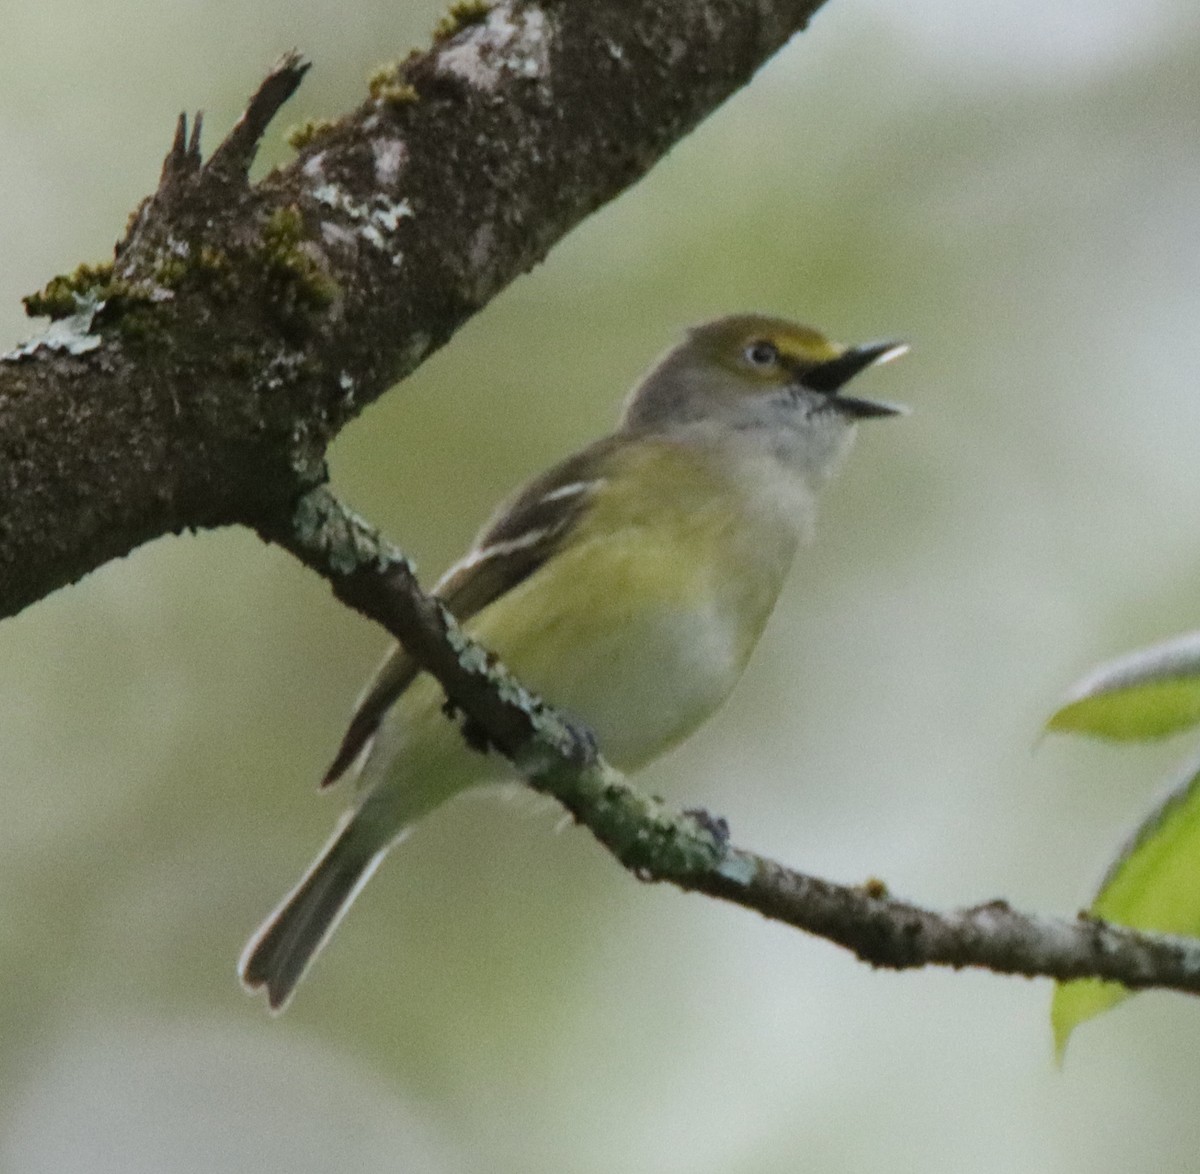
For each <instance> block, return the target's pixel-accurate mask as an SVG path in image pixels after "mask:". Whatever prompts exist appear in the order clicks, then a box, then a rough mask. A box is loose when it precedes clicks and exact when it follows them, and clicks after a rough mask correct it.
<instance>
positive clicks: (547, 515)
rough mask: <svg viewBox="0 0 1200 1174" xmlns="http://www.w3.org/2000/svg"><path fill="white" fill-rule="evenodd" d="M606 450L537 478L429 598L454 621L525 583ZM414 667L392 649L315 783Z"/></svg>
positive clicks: (366, 734)
mask: <svg viewBox="0 0 1200 1174" xmlns="http://www.w3.org/2000/svg"><path fill="white" fill-rule="evenodd" d="M611 445H612V438H611V437H606V438H605V439H604V440H600V441H597V442H596V444H594V445H592V446H591V447H590V448H587V449H584V450H583V451H582V452H579V453H576V454H575V455H574V456H573V457H569V458H568V459H567V460H565V461H563V462H562V463H561V464H560V465H557V466H555V467H554V468H553V469H551V470H550V471H549V472H547V473H545V474H543V475H542V476H541V477H538V478H537V479H536V480H534V481H532V482H531V483H530V484H529V485H527V486H526V487H525V488H524V489H523V490H522V491H521V492H519V493H518V494H517V495H516V496H515V497H513V498H512V499H511V500H510V501H509V502H507V503H505V504H504V505H502V506H501V507H500V509H499V510H497V512H496V514H495V515H494V516H493V518H492V520H491V521H490V522H489V523H488V524H487V525H486V526H485V527H484V528H483V530H482V531H481V532H480V534H479V536H478V537H477V538H476V539H475V542H474V543H473V544H472V546H471V549H470V550H469V551H468V552H467V554H466V555H465V556H464V557H463V558H462V559H461V560H460V561H459V562H457V563H456V564H455V565H454V566H452V567H451V568H450V569H449V570H448V571H447V572H446V574H445V575H443V576H442V578H441V580H440V581H439V582H438V584H437V586H436V587H435V588H434V589H433V594H434V595H435V596H437V598H438V599H440V600H441V601H442V603H444V604H445V605H446V607H447V608H448V609H449V611H450V614H451V615H453V616H454V618H455V619H456V620H458V622H459V623H460V624H461V623H465V622H466V621H467V620H469V619H470V618H471V617H472V616H474V615H476V614H477V613H478V612H480V611H482V610H483V609H484V608H485V607H487V606H488V604H490V603H492V602H494V601H495V600H497V599H499V598H500V596H502V595H504V594H506V593H507V592H509V591H511V590H512V589H513V588H514V587H516V586H517V585H518V584H519V583H521V582H523V581H524V580H525V579H527V578H529V576H530V575H532V574H533V573H534V571H536V570H537V569H538V568H539V567H540V566H542V565H543V564H544V563H545V562H546V560H547V559H549V558H550V556H551V555H552V554H553V553H554V552H555V551H556V550H557V549H559V547H560V546H561V545H562V542H563V540H564V538H565V537H566V536H567V535H568V534H569V533H570V532H571V530H572V529H573V528H574V527H575V525H576V524H577V523H578V521H579V519H580V518H581V517H582V516H583V515H584V513H586V511H587V508H588V505H589V503H590V501H591V499H592V496H593V494H594V493H595V490H596V488H597V486H598V485H600V483H601V481H602V478H601V477H598V476H597V475H596V473H595V470H596V468H597V465H598V464H603V457H604V456H605V455H606V452H607V450H608V449H609V448H610V447H611ZM420 672H421V666H420V665H419V664H417V662H416V661H415V660H414V659H413V658H412V657H411V656H409V654H408V653H407V652H405V650H404V648H403V647H402V646H401V645H399V644H397V645H396V646H395V647H394V648H393V649H392V650H391V651H390V652H389V653H388V655H387V657H386V658H385V659H384V662H383V664H382V665H380V667H379V670H378V672H376V674H375V676H374V678H373V679H372V680H371V682H370V684H369V685H368V686H367V688H366V689H365V690H364V691H363V694H362V696H361V698H360V699H359V702H358V705H357V706H356V707H355V710H354V716H353V717H352V718H351V719H350V725H349V726H348V727H347V729H346V733H345V735H344V736H343V738H342V744H341V746H340V747H339V748H338V752H337V754H336V755H335V756H334V759H333V762H332V763H331V764H330V766H329V769H328V770H327V771H326V772H325V777H324V778H323V779H322V780H321V786H322V787H328V786H332V784H334V783H335V782H337V780H338V779H339V778H341V777H342V775H343V774H345V773H346V771H347V769H348V768H349V767H350V766H351V764H352V763H353V762H354V761H355V759H357V758H358V757H359V755H360V754H361V753H362V752H363V750H364V749H365V748H366V747H367V746H368V745H369V743H370V741H371V739H372V738H373V737H374V735H375V731H376V730H377V729H378V728H379V723H380V722H381V721H382V720H383V716H384V714H385V713H387V711H388V710H389V709H390V708H391V707H392V705H394V704H395V702H396V700H397V699H398V698H399V697H400V696H401V694H403V692H404V691H405V690H406V689H407V688H408V687H409V685H411V684H412V683H413V681H414V680H416V678H417V676H418V675H419V674H420Z"/></svg>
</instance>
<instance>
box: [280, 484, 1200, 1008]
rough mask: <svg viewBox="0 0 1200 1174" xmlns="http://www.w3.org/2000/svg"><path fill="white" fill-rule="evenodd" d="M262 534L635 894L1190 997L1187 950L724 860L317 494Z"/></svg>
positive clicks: (739, 855) (759, 862)
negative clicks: (393, 645)
mask: <svg viewBox="0 0 1200 1174" xmlns="http://www.w3.org/2000/svg"><path fill="white" fill-rule="evenodd" d="M262 533H263V535H264V537H267V538H269V539H270V540H271V541H274V542H276V543H278V544H279V545H281V546H283V547H285V548H286V549H287V550H289V551H291V553H292V554H294V555H296V557H298V558H299V559H300V560H301V561H302V562H304V563H305V565H307V566H309V567H311V568H312V569H313V570H315V571H317V572H318V573H319V574H321V575H323V576H324V577H325V578H326V579H327V580H328V581H329V582H330V584H331V585H332V587H333V589H334V592H335V593H336V594H337V596H338V597H339V598H340V599H341V600H343V602H346V603H348V604H349V605H350V606H351V607H353V608H355V609H356V610H357V611H359V612H361V613H362V614H363V615H366V616H368V617H370V618H371V619H374V620H376V621H378V622H379V623H380V624H382V625H383V626H384V627H385V628H387V629H388V630H389V631H390V632H391V633H392V635H394V636H396V637H397V639H400V640H402V641H403V642H404V644H405V647H406V648H407V649H408V651H409V652H410V653H411V654H412V655H413V656H414V657H416V659H417V660H419V661H420V662H421V664H422V665H423V666H424V667H425V668H426V669H428V670H429V671H430V672H431V673H432V674H433V675H434V676H436V677H437V678H438V680H439V681H440V682H441V684H442V686H443V687H444V688H445V690H446V693H447V696H448V697H449V698H450V699H451V700H452V701H453V702H454V705H455V706H456V707H457V708H458V709H459V710H461V711H462V712H463V713H464V714H465V715H466V716H467V717H468V719H469V720H470V721H471V723H472V724H473V726H474V727H477V728H478V729H479V730H482V731H483V732H484V733H485V734H486V735H487V736H488V739H489V740H490V741H491V743H492V745H494V746H496V747H497V748H499V749H501V750H502V752H503V753H505V754H506V755H507V756H508V757H509V758H510V759H512V760H513V763H514V766H515V767H516V769H517V770H518V771H519V773H520V774H521V775H522V776H523V777H524V778H525V779H526V781H527V782H528V783H529V784H530V786H532V787H534V788H535V789H536V790H539V791H541V792H543V793H544V794H547V795H550V796H552V797H554V798H555V799H557V800H558V801H559V802H560V803H561V804H562V805H563V806H564V807H565V808H566V809H567V810H568V811H569V812H570V813H571V815H572V816H573V817H574V818H575V819H576V821H577V822H579V823H580V824H583V825H584V826H586V827H587V828H588V829H589V831H591V833H592V834H593V835H594V836H595V838H596V839H597V840H599V842H600V843H601V844H603V845H604V847H605V848H607V849H608V850H609V852H611V853H612V854H613V855H614V856H615V857H616V858H617V859H618V860H619V861H620V862H621V864H622V865H623V866H624V867H625V868H626V869H628V870H629V871H630V872H632V873H633V874H634V875H635V876H636V877H638V879H640V880H643V881H665V882H669V883H670V884H673V885H676V886H677V887H679V888H680V889H683V890H684V891H687V892H695V893H703V894H705V895H707V896H710V897H718V898H720V899H721V900H724V901H730V902H732V903H734V904H736V905H741V906H742V907H743V908H746V909H752V910H755V911H757V912H758V913H761V914H762V915H763V916H764V917H767V918H770V919H771V920H772V921H779V922H782V923H784V924H786V925H791V926H794V927H795V928H797V929H802V930H805V931H806V932H808V933H812V934H816V935H817V936H820V937H823V938H826V939H828V940H829V941H831V942H834V943H836V944H837V945H840V946H844V947H845V948H846V949H848V950H851V951H853V953H854V954H856V955H857V956H858V957H859V958H861V959H862V960H863V961H865V962H868V963H870V964H871V965H872V966H877V967H882V968H887V969H893V970H905V969H911V968H914V967H919V966H949V967H953V968H955V969H960V968H963V967H968V966H969V967H978V968H982V969H986V970H991V971H994V972H995V973H998V974H1020V975H1025V976H1027V977H1038V976H1041V977H1047V978H1056V979H1075V978H1100V979H1110V980H1113V981H1116V982H1121V983H1123V984H1124V985H1126V986H1128V987H1133V988H1139V987H1164V988H1168V989H1173V990H1178V991H1184V992H1188V993H1200V940H1193V939H1188V938H1176V937H1169V936H1167V935H1161V934H1152V933H1140V932H1137V931H1135V930H1130V929H1125V928H1123V927H1120V926H1114V925H1110V924H1108V923H1105V922H1102V921H1097V920H1094V919H1091V918H1087V917H1083V916H1081V917H1079V918H1077V919H1075V920H1064V919H1058V918H1050V917H1043V916H1039V915H1036V914H1027V913H1021V912H1019V911H1017V910H1015V909H1013V908H1012V907H1011V906H1009V905H1008V903H1007V902H1005V901H991V902H987V903H985V904H982V905H975V906H972V907H970V908H965V909H959V910H954V911H951V912H946V913H941V912H936V911H933V910H929V909H923V908H921V907H920V906H917V905H913V904H911V903H909V902H907V901H902V900H898V899H896V898H894V897H892V896H891V895H890V894H888V892H887V891H886V889H885V887H884V886H883V885H882V884H881V883H879V882H871V883H869V884H866V885H862V886H853V885H841V884H835V883H833V882H831V881H827V880H822V879H820V878H817V877H812V876H807V875H805V874H804V873H801V872H797V871H796V870H794V869H791V868H788V867H786V866H785V865H782V864H779V863H778V862H776V861H774V860H770V859H768V858H767V857H764V856H760V855H758V854H756V853H754V852H749V851H746V850H745V849H742V848H738V847H736V846H734V845H733V844H732V843H730V841H729V838H728V829H727V827H726V825H725V823H724V821H723V820H719V819H714V818H712V817H711V816H709V815H707V814H706V813H704V812H694V811H693V812H677V811H672V810H670V809H668V808H667V807H665V806H664V805H663V804H662V803H660V802H659V801H658V800H655V799H651V798H649V797H647V796H645V795H642V794H640V793H639V792H638V791H636V790H635V789H634V788H633V787H631V786H629V784H628V783H627V782H626V781H625V780H624V779H623V778H622V777H621V775H620V774H619V773H618V772H617V771H615V770H614V769H613V768H612V767H611V766H609V765H608V764H607V763H606V762H605V761H604V760H603V759H602V758H600V757H599V756H598V755H597V754H596V753H595V748H594V747H593V746H592V745H591V744H590V742H588V740H587V738H586V737H585V736H581V734H580V732H579V731H576V730H574V729H573V728H572V727H571V726H570V725H569V723H567V722H565V721H564V720H563V719H562V718H561V717H559V716H558V715H557V714H556V713H555V712H554V711H553V710H552V709H551V708H550V707H548V706H546V705H545V704H544V703H543V702H542V701H541V700H540V699H538V698H537V697H535V696H533V695H532V694H531V693H529V692H528V691H527V690H525V689H523V688H521V686H520V685H519V684H517V682H516V681H515V680H514V679H513V678H512V677H511V676H510V675H509V674H508V672H507V671H506V670H505V669H504V667H503V666H502V665H501V664H500V663H499V662H498V661H497V660H496V659H495V658H494V657H492V656H490V655H488V654H487V653H486V652H484V651H483V650H482V649H480V648H479V646H478V645H476V644H475V643H474V642H473V641H471V640H470V638H469V637H468V636H466V635H465V634H464V633H463V632H462V630H461V629H460V628H459V627H458V625H457V624H456V623H455V622H454V619H453V617H451V616H450V615H449V614H448V613H447V612H446V610H445V609H444V608H443V607H442V606H441V604H440V603H438V602H437V601H436V600H434V599H431V598H430V597H429V596H427V595H426V594H424V593H423V592H422V591H421V589H420V587H419V585H418V584H417V581H416V577H415V575H414V574H413V571H412V567H411V565H410V563H409V562H408V560H407V559H406V558H405V557H404V555H403V554H402V553H401V552H400V551H398V550H397V549H396V548H394V547H393V546H391V545H390V544H389V543H387V542H386V540H384V539H383V538H381V537H380V535H379V533H378V531H376V530H375V529H374V528H373V527H371V526H369V525H368V524H367V523H365V522H363V521H362V520H361V519H360V518H359V517H358V516H357V515H355V514H353V513H352V512H351V511H350V510H348V509H347V508H346V507H345V506H343V505H342V504H341V503H340V502H339V501H338V500H337V499H336V498H335V497H334V496H333V495H332V494H331V493H330V492H329V491H328V490H327V489H325V488H319V489H315V490H313V491H311V492H310V493H309V494H307V495H306V496H305V498H304V499H303V500H302V502H301V504H300V507H299V509H298V511H297V513H296V515H295V517H294V519H292V521H291V523H290V525H281V526H279V527H276V528H272V529H271V530H270V532H268V531H267V530H265V529H264V530H263V531H262Z"/></svg>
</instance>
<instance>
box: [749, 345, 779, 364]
mask: <svg viewBox="0 0 1200 1174" xmlns="http://www.w3.org/2000/svg"><path fill="white" fill-rule="evenodd" d="M742 354H744V355H745V356H746V362H747V363H749V364H750V365H751V366H752V367H772V366H774V365H775V363H776V362H777V361H778V360H779V348H778V347H777V346H776V345H775V344H774V343H773V342H768V341H767V340H766V339H765V338H760V339H758V340H757V341H756V342H752V343H751V344H750V345H749V346H748V347H746V349H745V350H744V351H743V352H742Z"/></svg>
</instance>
